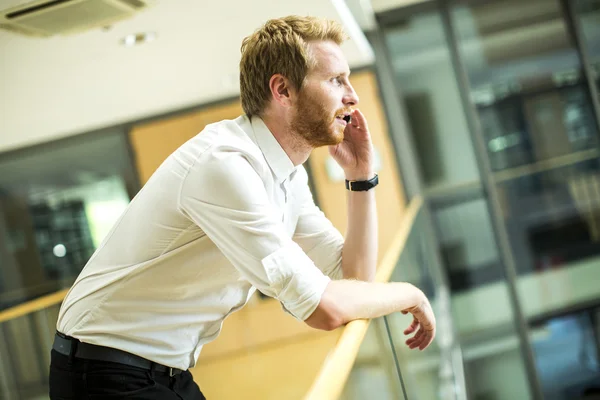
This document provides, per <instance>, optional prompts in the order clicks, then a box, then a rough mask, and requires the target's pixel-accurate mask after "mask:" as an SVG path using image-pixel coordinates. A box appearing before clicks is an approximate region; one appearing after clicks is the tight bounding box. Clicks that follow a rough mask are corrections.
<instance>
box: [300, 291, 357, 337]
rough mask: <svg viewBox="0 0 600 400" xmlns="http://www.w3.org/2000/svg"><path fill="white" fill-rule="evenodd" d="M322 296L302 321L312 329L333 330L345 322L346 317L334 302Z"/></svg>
mask: <svg viewBox="0 0 600 400" xmlns="http://www.w3.org/2000/svg"><path fill="white" fill-rule="evenodd" d="M325 297H326V296H323V298H322V299H321V301H320V302H319V305H318V306H317V308H316V309H315V311H313V313H312V314H311V315H310V317H308V318H307V319H306V320H305V321H304V322H305V323H306V324H307V325H308V326H310V327H311V328H314V329H319V330H322V331H333V330H335V329H337V328H339V327H340V326H343V325H345V324H346V322H347V321H346V318H344V315H343V313H342V311H341V310H340V309H339V307H336V306H335V303H333V302H332V301H329V300H328V299H327V298H325Z"/></svg>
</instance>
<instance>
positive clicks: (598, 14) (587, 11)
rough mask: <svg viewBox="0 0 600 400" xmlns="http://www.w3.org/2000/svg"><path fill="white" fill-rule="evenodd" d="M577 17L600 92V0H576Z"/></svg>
mask: <svg viewBox="0 0 600 400" xmlns="http://www.w3.org/2000/svg"><path fill="white" fill-rule="evenodd" d="M574 3H575V7H574V8H575V13H576V15H575V18H578V19H579V25H580V27H581V31H582V33H583V43H582V44H583V45H584V46H585V47H586V49H587V51H588V54H589V57H590V63H591V64H592V65H591V67H592V73H593V79H594V80H595V81H596V85H597V87H598V91H599V92H600V0H575V1H574Z"/></svg>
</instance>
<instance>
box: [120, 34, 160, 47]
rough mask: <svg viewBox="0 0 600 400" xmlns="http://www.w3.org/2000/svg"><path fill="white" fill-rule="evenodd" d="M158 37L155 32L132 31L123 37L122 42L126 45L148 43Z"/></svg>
mask: <svg viewBox="0 0 600 400" xmlns="http://www.w3.org/2000/svg"><path fill="white" fill-rule="evenodd" d="M154 39H156V33H155V32H142V33H132V34H131V35H127V36H125V37H124V38H123V39H121V44H123V45H124V46H126V47H132V46H135V45H136V44H142V43H148V42H151V41H153V40H154Z"/></svg>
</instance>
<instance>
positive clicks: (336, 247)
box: [293, 169, 344, 280]
mask: <svg viewBox="0 0 600 400" xmlns="http://www.w3.org/2000/svg"><path fill="white" fill-rule="evenodd" d="M299 173H301V174H302V175H303V176H302V177H301V179H300V180H301V182H300V183H302V184H301V185H299V186H298V189H297V191H296V196H297V197H298V202H299V207H300V211H299V218H298V224H297V225H296V231H295V232H294V236H293V240H294V241H295V242H296V243H298V245H299V246H300V247H301V248H302V250H303V251H304V252H305V253H306V255H307V256H308V257H310V259H311V260H312V261H313V262H314V263H315V265H316V266H317V268H319V269H320V270H321V271H322V272H323V273H324V274H325V275H327V276H329V277H330V278H331V279H334V280H335V279H342V278H343V270H342V249H343V248H344V237H343V236H342V234H341V233H340V232H339V231H338V230H337V229H336V228H335V227H334V226H333V224H332V223H331V221H329V219H327V217H325V214H323V212H322V211H321V210H320V209H319V207H317V206H316V205H315V202H314V200H313V196H312V193H311V192H310V188H309V186H308V184H307V183H305V182H307V180H308V177H307V176H306V171H305V170H304V169H302V170H299ZM305 176H306V177H305Z"/></svg>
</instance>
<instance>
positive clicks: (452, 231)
mask: <svg viewBox="0 0 600 400" xmlns="http://www.w3.org/2000/svg"><path fill="white" fill-rule="evenodd" d="M435 223H436V225H437V228H438V232H439V242H440V243H439V245H440V250H441V253H442V257H443V259H444V263H445V265H446V270H447V271H448V278H449V281H450V288H451V289H452V292H453V293H458V292H461V291H465V290H468V289H471V288H475V287H477V286H480V285H485V284H487V283H491V282H495V281H499V280H502V279H503V272H502V271H503V270H502V264H501V263H500V257H499V255H498V249H497V246H496V242H495V239H494V233H493V229H492V223H491V220H490V214H489V210H488V206H487V202H486V200H485V199H484V198H479V199H475V200H471V201H465V202H461V203H458V204H451V205H448V206H444V207H437V208H436V210H435Z"/></svg>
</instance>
